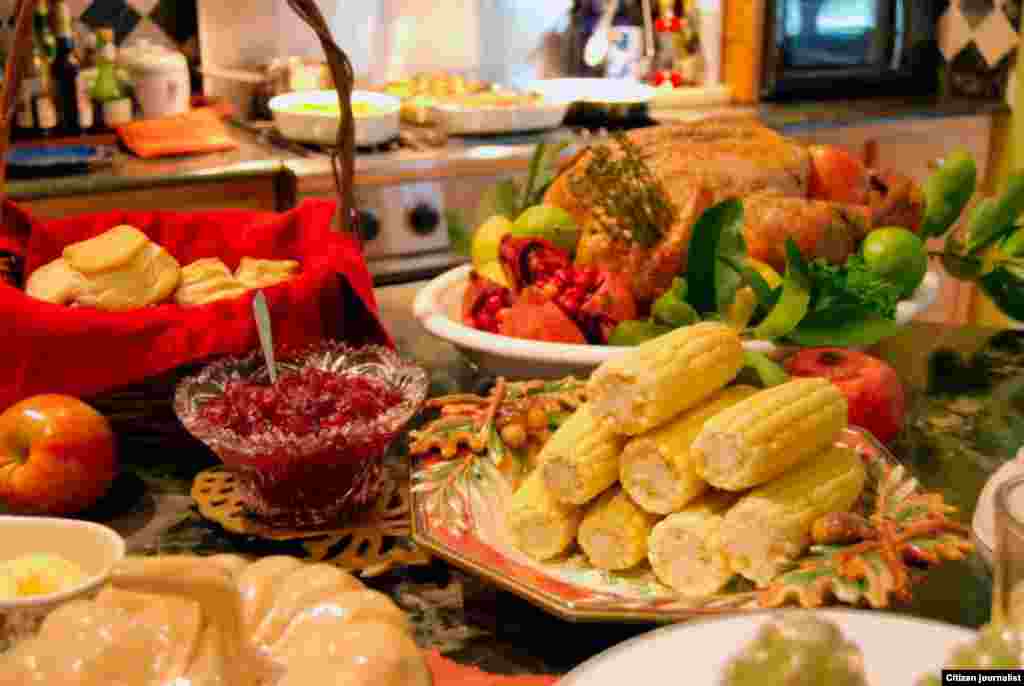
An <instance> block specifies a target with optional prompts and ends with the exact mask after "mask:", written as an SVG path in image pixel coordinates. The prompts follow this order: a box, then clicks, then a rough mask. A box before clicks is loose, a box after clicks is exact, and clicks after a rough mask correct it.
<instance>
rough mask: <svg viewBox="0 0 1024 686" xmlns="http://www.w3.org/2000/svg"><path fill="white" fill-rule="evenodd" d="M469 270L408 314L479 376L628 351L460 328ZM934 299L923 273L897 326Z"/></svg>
mask: <svg viewBox="0 0 1024 686" xmlns="http://www.w3.org/2000/svg"><path fill="white" fill-rule="evenodd" d="M472 270H473V266H472V265H468V264H466V265H462V266H459V267H455V268H454V269H450V270H449V271H447V272H445V273H444V274H441V275H440V276H438V277H437V278H435V279H434V280H433V281H431V282H429V283H428V284H427V285H425V286H424V287H423V288H422V289H420V292H419V293H418V294H417V295H416V300H415V302H414V303H413V314H414V315H415V316H416V319H418V320H419V321H420V323H421V324H422V325H423V327H424V328H425V329H426V330H427V331H429V332H430V333H431V334H433V335H434V336H437V337H438V338H440V339H442V340H445V341H447V342H449V343H451V344H452V345H454V346H455V347H456V348H458V349H459V350H460V351H461V352H462V354H463V355H465V356H466V357H468V358H469V359H471V360H472V361H473V362H474V363H475V364H476V365H477V366H479V367H480V368H481V369H482V370H483V371H485V372H487V373H489V374H493V375H494V376H505V377H508V378H513V379H523V378H531V379H540V378H544V379H554V378H560V377H563V376H566V375H568V374H576V375H586V374H589V373H590V372H591V371H593V370H594V368H595V367H597V366H598V365H600V364H601V363H602V362H604V361H605V360H607V359H609V358H610V357H613V356H615V355H617V354H619V353H621V352H622V351H624V350H628V348H622V347H618V346H612V345H579V344H574V343H548V342H546V341H531V340H526V339H522V338H512V337H510V336H502V335H499V334H493V333H488V332H486V331H479V330H477V329H474V328H473V327H471V326H466V325H465V324H463V323H462V320H461V317H460V312H461V310H462V296H463V294H464V293H465V290H466V285H467V284H468V283H469V274H470V272H471V271H472ZM938 293H939V276H938V274H936V273H935V272H928V274H926V275H925V278H924V282H923V283H922V284H921V286H920V287H919V288H918V289H917V291H916V292H915V293H914V295H913V297H912V298H910V299H909V300H904V301H902V302H900V303H899V305H898V307H897V311H896V321H897V322H898V323H900V324H907V323H908V322H910V321H911V320H912V319H914V317H916V316H917V315H919V314H920V313H922V312H923V311H925V310H926V309H928V308H929V307H930V306H931V305H932V303H934V302H935V298H936V297H937V296H938ZM744 346H745V347H746V348H747V349H748V350H754V351H757V352H763V353H771V352H773V351H775V350H776V346H775V344H773V343H771V342H770V341H745V342H744Z"/></svg>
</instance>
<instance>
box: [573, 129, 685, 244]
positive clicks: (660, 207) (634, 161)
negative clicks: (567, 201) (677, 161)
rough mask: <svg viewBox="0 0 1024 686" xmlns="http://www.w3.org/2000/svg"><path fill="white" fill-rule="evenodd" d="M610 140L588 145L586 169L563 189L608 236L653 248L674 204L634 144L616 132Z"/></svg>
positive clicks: (669, 222)
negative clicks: (586, 210)
mask: <svg viewBox="0 0 1024 686" xmlns="http://www.w3.org/2000/svg"><path fill="white" fill-rule="evenodd" d="M613 140H614V144H615V145H616V146H617V147H618V150H617V151H613V150H612V147H611V145H599V146H597V147H595V148H592V149H591V151H590V161H589V162H588V163H587V165H586V169H584V170H583V172H582V173H580V174H571V175H570V176H569V188H570V190H571V191H572V193H573V195H574V196H576V198H577V200H578V201H579V202H580V203H581V204H582V205H583V206H585V207H590V208H593V209H594V212H593V215H592V216H593V217H594V219H595V221H596V222H597V223H598V224H599V225H600V226H601V228H602V230H604V231H605V232H606V233H608V234H609V235H610V236H613V237H615V238H616V239H619V240H625V241H629V242H633V243H638V244H640V245H642V246H644V247H645V248H651V247H654V246H655V245H657V244H658V242H659V241H660V240H661V238H662V236H663V235H664V233H665V231H667V230H668V228H669V227H670V226H672V224H674V223H675V221H676V208H675V206H674V205H673V204H672V202H671V200H670V199H669V197H668V194H667V193H666V192H665V188H664V186H663V185H662V183H661V181H660V180H659V179H658V178H657V177H656V176H655V175H654V174H653V173H652V172H651V170H650V167H648V165H647V161H646V160H645V159H644V156H643V153H642V151H641V150H640V148H639V147H638V146H637V145H636V144H635V143H633V142H632V141H631V140H630V139H629V138H628V137H627V136H626V135H625V134H622V133H619V134H615V135H614V137H613Z"/></svg>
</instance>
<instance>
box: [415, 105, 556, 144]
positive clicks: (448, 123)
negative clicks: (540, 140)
mask: <svg viewBox="0 0 1024 686" xmlns="http://www.w3.org/2000/svg"><path fill="white" fill-rule="evenodd" d="M432 109H433V112H434V116H435V117H436V118H437V121H438V122H439V123H440V124H441V125H442V126H443V127H444V129H445V131H447V132H448V133H450V134H453V135H457V136H459V135H482V134H496V133H514V132H517V131H543V130H545V129H554V128H557V127H558V126H559V125H560V124H561V123H562V120H563V119H565V113H566V112H568V111H569V103H567V102H557V101H548V100H544V101H542V102H540V103H537V104H535V105H523V106H518V107H465V106H462V105H435V106H434V107H433V108H432Z"/></svg>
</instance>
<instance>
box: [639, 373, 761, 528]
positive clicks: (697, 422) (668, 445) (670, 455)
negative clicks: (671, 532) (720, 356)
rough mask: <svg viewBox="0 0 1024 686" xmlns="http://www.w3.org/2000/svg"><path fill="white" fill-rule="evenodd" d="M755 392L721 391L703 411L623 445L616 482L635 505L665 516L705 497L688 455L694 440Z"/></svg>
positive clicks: (732, 388)
mask: <svg viewBox="0 0 1024 686" xmlns="http://www.w3.org/2000/svg"><path fill="white" fill-rule="evenodd" d="M757 392H758V391H757V389H756V388H754V387H753V386H730V387H728V388H723V389H722V390H721V391H719V392H718V393H716V394H715V395H714V396H712V398H711V399H710V400H709V401H708V402H707V403H705V404H704V405H701V406H700V407H698V408H695V409H692V410H689V411H688V412H684V413H683V414H681V415H679V416H678V417H676V418H675V419H673V420H672V421H671V422H669V423H668V424H666V425H664V426H661V427H659V428H657V429H654V430H653V431H649V432H648V433H645V434H643V435H642V436H637V437H636V438H634V439H633V440H631V441H630V442H629V443H627V444H626V447H625V449H624V450H623V451H622V458H621V459H620V460H619V481H621V482H622V487H623V488H624V489H625V490H626V493H628V494H629V497H630V498H632V499H633V502H635V503H636V504H637V505H639V506H640V507H642V508H644V509H645V510H647V511H648V512H653V513H655V514H663V515H664V514H671V513H672V512H676V511H678V510H679V509H680V508H682V507H683V506H684V505H686V504H687V503H688V502H690V501H691V500H693V499H694V498H696V497H698V496H699V495H701V494H702V493H704V491H706V490H707V489H708V483H707V482H706V481H705V480H704V479H702V478H701V477H700V476H699V475H698V474H697V467H696V465H695V464H694V460H693V457H692V455H691V453H690V446H691V444H692V443H693V440H694V439H695V438H696V437H697V434H699V433H700V431H701V429H702V428H703V426H704V423H705V422H706V421H707V420H709V419H711V418H712V417H714V416H715V415H716V414H718V413H719V412H721V411H722V410H724V409H726V408H729V407H732V406H733V405H735V404H737V403H739V402H740V401H742V400H745V399H747V398H749V397H751V396H752V395H754V394H755V393H757Z"/></svg>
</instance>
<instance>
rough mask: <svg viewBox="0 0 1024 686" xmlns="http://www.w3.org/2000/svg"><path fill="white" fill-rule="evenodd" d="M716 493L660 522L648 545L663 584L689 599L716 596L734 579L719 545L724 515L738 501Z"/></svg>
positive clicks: (652, 564)
mask: <svg viewBox="0 0 1024 686" xmlns="http://www.w3.org/2000/svg"><path fill="white" fill-rule="evenodd" d="M739 497H740V496H739V495H738V494H736V493H729V492H728V491H713V492H710V493H706V494H704V495H703V496H701V497H700V498H697V499H696V500H694V501H693V502H691V503H690V504H689V505H687V506H686V507H684V508H683V509H682V510H680V511H679V512H676V513H675V514H671V515H669V516H668V517H666V518H665V519H663V520H661V521H660V522H658V524H656V525H655V527H654V529H652V530H651V535H650V538H649V539H648V542H647V547H648V552H647V558H648V559H649V560H650V561H651V568H652V569H653V570H654V573H655V575H657V577H658V579H660V580H661V582H662V583H663V584H665V585H666V586H669V587H671V588H673V589H674V590H676V591H677V592H679V593H680V594H682V595H684V596H687V597H703V596H708V595H711V594H712V593H717V592H718V591H720V590H722V587H723V586H725V584H726V583H727V582H728V581H729V579H730V578H732V576H733V571H732V569H731V568H730V567H729V560H728V558H726V556H725V553H723V552H722V549H721V547H720V546H719V542H718V530H719V527H720V526H721V524H722V519H723V516H724V514H725V512H726V510H728V509H729V508H730V507H732V506H733V505H734V504H735V503H736V501H737V500H738V499H739Z"/></svg>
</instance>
